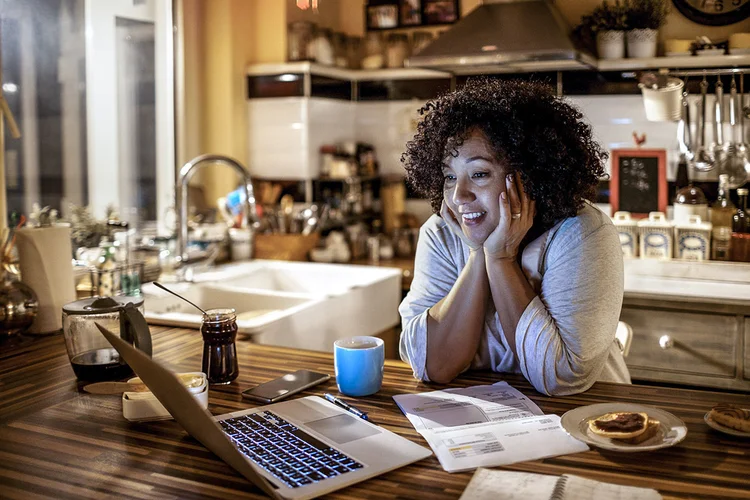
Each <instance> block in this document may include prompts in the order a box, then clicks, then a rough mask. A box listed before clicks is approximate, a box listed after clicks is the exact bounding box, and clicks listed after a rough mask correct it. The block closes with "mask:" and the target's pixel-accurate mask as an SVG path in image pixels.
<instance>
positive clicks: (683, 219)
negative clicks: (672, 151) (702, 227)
mask: <svg viewBox="0 0 750 500" xmlns="http://www.w3.org/2000/svg"><path fill="white" fill-rule="evenodd" d="M686 181H687V183H686V184H683V183H685V182H686ZM675 183H676V185H677V187H678V191H677V194H675V197H674V217H673V218H674V221H675V222H676V223H687V222H688V221H689V220H690V216H691V215H698V216H700V218H701V221H708V200H707V199H706V195H704V194H703V190H702V189H701V188H699V187H696V186H693V182H692V181H691V180H689V178H688V175H687V163H686V162H683V161H680V164H679V165H678V166H677V179H676V180H675ZM681 186H684V187H681Z"/></svg>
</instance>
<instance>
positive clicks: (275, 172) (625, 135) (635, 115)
mask: <svg viewBox="0 0 750 500" xmlns="http://www.w3.org/2000/svg"><path fill="white" fill-rule="evenodd" d="M569 99H570V101H571V102H572V103H573V104H575V105H576V106H578V107H579V108H580V109H581V111H582V112H583V113H584V115H585V116H586V119H587V120H588V121H589V122H590V123H591V125H592V127H593V130H594V136H595V138H596V139H597V140H598V141H599V142H600V143H601V144H602V145H603V146H604V147H605V148H606V149H608V150H612V149H615V148H632V147H635V143H634V140H633V133H637V134H638V135H641V134H646V143H645V144H644V145H643V147H645V148H657V149H666V150H667V158H668V169H667V178H668V179H669V180H674V177H675V165H676V163H677V151H676V147H677V138H676V137H677V124H676V123H674V122H649V121H648V120H646V113H645V110H644V108H643V100H642V98H641V96H640V95H606V96H598V95H596V96H572V97H569ZM727 99H728V98H727ZM698 100H699V97H698V96H690V103H691V106H692V110H693V117H696V115H697V109H698V105H697V104H698ZM422 105H424V101H419V100H416V99H415V100H408V101H374V102H348V101H340V100H334V99H323V98H304V97H292V98H264V99H250V100H249V101H248V116H249V129H250V130H249V145H248V151H249V159H250V161H249V164H250V170H251V172H252V173H253V174H254V175H257V176H259V177H273V178H300V179H304V178H314V177H316V176H317V175H318V172H319V150H320V146H321V145H323V144H332V143H336V142H341V141H345V140H352V139H356V140H357V141H361V142H367V143H370V144H372V145H373V146H375V148H376V152H377V154H378V159H379V161H380V169H381V172H382V173H384V174H402V173H403V167H402V166H401V154H402V153H403V151H404V147H405V145H406V142H407V141H408V140H410V139H411V137H412V136H413V134H414V131H415V125H416V122H417V120H418V119H419V115H418V109H419V108H420V107H421V106H422ZM727 106H728V101H727V102H726V103H725V108H726V107H727ZM713 109H714V98H713V96H709V97H708V99H707V117H709V125H708V127H707V142H709V143H710V142H711V141H712V139H713V130H714V128H713V124H712V123H711V121H712V119H711V117H710V115H709V113H710V112H711V111H712V110H713ZM694 119H695V118H694ZM692 131H693V133H694V134H695V133H696V131H697V127H696V124H695V123H693V124H692ZM730 134H731V131H730V128H729V125H728V124H726V125H725V129H724V135H725V138H729V137H731V135H730ZM607 169H608V170H609V165H607ZM696 179H697V180H716V179H717V173H716V172H715V171H714V172H712V173H709V174H707V175H706V174H704V175H702V176H696Z"/></svg>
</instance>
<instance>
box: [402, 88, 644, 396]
mask: <svg viewBox="0 0 750 500" xmlns="http://www.w3.org/2000/svg"><path fill="white" fill-rule="evenodd" d="M420 113H421V114H422V115H423V119H422V121H421V122H420V123H419V126H418V128H417V134H416V135H415V137H414V139H413V140H412V141H410V142H409V143H408V144H407V146H406V152H405V153H404V155H403V156H402V162H403V163H404V166H405V168H406V175H407V181H408V182H409V183H410V184H411V185H412V186H413V187H414V188H415V189H416V190H417V191H418V192H420V193H421V194H422V195H424V196H426V197H428V198H429V199H430V201H431V204H432V208H433V212H435V213H436V215H433V216H432V217H431V218H430V219H429V220H428V221H427V222H426V223H425V224H424V225H423V226H422V228H421V230H420V235H419V243H418V245H417V254H416V259H415V272H414V279H413V281H412V285H411V290H410V291H409V294H408V295H407V296H406V298H405V299H404V301H403V302H402V304H401V306H400V307H399V312H400V314H401V319H402V325H403V331H402V333H401V342H400V352H401V358H402V359H403V360H404V361H406V362H408V363H410V364H411V366H412V368H413V370H414V375H415V377H417V378H418V379H420V380H431V381H434V382H440V383H447V382H449V381H451V380H453V379H454V378H455V377H456V376H457V375H459V374H460V373H461V372H462V371H464V370H466V369H468V368H474V369H492V370H494V371H498V372H519V371H520V372H521V373H523V375H524V376H525V377H526V378H527V379H528V380H529V382H531V383H532V384H533V385H534V387H535V388H536V389H537V390H538V391H539V392H542V393H544V394H549V395H565V394H573V393H577V392H582V391H585V390H586V389H588V388H589V387H591V385H592V384H593V383H594V382H595V381H597V380H606V381H614V382H625V383H629V382H630V376H629V374H628V370H627V367H626V366H625V363H624V360H623V357H622V354H621V352H620V350H619V348H618V345H617V343H616V341H615V331H616V329H617V323H618V319H619V315H620V308H621V306H622V296H623V263H622V251H621V249H620V242H619V238H618V236H617V232H616V230H615V228H614V226H613V225H612V223H611V221H610V219H609V217H607V216H606V215H605V214H603V213H602V212H601V211H599V210H598V209H597V208H596V207H594V206H593V205H591V203H589V202H588V201H587V199H591V198H592V197H593V196H594V194H595V189H596V186H597V184H598V181H599V178H600V177H602V176H604V175H605V173H606V172H605V170H604V167H603V165H604V162H605V161H606V159H607V153H606V152H605V151H603V150H602V148H601V147H600V146H599V145H598V144H597V143H596V142H595V141H594V139H593V138H592V135H591V127H590V126H589V125H587V124H586V123H585V122H584V118H583V115H582V114H581V112H580V111H578V110H577V109H576V108H574V107H573V106H571V105H570V104H568V103H566V102H565V101H564V100H562V99H560V98H558V97H556V96H555V95H554V94H553V93H552V92H551V90H550V89H549V88H547V87H546V86H544V85H542V84H540V83H534V82H526V81H504V82H503V81H498V80H480V81H478V82H471V81H470V82H469V83H467V84H466V86H464V87H463V88H461V89H460V90H457V91H455V92H452V93H450V94H447V95H445V96H443V97H440V98H438V99H436V100H434V101H431V102H429V103H427V104H426V105H425V106H424V107H423V108H422V109H421V110H420ZM437 214H439V217H438V215H437Z"/></svg>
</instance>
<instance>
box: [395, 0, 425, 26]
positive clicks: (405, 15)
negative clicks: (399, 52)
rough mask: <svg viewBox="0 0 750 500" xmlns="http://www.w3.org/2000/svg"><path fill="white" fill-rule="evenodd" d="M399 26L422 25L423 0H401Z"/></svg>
mask: <svg viewBox="0 0 750 500" xmlns="http://www.w3.org/2000/svg"><path fill="white" fill-rule="evenodd" d="M398 7H399V9H398V10H399V19H398V20H399V26H403V27H407V26H421V25H422V0H400V3H399V6H398Z"/></svg>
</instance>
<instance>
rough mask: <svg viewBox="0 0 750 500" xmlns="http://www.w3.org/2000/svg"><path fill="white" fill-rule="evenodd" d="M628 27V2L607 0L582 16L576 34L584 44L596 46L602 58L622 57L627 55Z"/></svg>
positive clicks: (575, 30)
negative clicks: (626, 33)
mask: <svg viewBox="0 0 750 500" xmlns="http://www.w3.org/2000/svg"><path fill="white" fill-rule="evenodd" d="M626 29H627V7H626V4H625V3H624V2H621V1H620V0H615V1H614V2H608V1H607V0H605V1H604V2H602V3H601V4H600V5H597V6H596V7H595V8H594V10H593V11H592V12H591V14H589V15H587V16H583V18H581V23H580V24H579V25H578V26H577V27H576V28H575V29H574V34H575V36H576V37H577V38H578V40H579V42H580V43H581V44H582V45H584V46H587V47H592V46H595V48H596V52H597V54H598V56H599V58H600V59H622V58H623V57H625V30H626Z"/></svg>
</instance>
